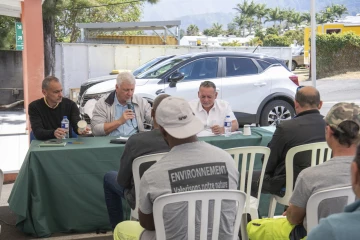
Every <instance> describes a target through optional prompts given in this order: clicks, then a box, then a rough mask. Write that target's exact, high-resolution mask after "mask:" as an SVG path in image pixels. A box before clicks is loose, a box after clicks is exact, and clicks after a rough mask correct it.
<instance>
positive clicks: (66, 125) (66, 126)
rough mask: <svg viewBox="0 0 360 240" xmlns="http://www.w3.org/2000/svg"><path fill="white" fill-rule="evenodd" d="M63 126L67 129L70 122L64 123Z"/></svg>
mask: <svg viewBox="0 0 360 240" xmlns="http://www.w3.org/2000/svg"><path fill="white" fill-rule="evenodd" d="M61 128H64V129H67V128H69V124H68V123H62V124H61Z"/></svg>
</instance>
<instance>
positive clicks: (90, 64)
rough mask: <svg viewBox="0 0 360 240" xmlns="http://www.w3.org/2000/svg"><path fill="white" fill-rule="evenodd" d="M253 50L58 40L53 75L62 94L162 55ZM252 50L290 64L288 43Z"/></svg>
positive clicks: (246, 50)
mask: <svg viewBox="0 0 360 240" xmlns="http://www.w3.org/2000/svg"><path fill="white" fill-rule="evenodd" d="M254 50H255V47H204V46H201V47H197V46H173V45H172V46H171V45H119V44H116V45H110V44H86V43H57V44H56V48H55V61H56V63H55V75H56V76H57V77H58V78H59V79H60V80H61V81H62V84H63V89H64V93H65V95H66V96H69V93H70V88H79V87H80V85H81V84H82V83H84V82H86V81H87V80H88V79H89V78H94V77H99V76H104V75H108V74H109V73H110V72H111V71H112V70H113V69H123V70H134V69H135V68H137V67H138V66H140V65H142V64H144V63H145V62H147V61H149V60H151V59H153V58H155V57H158V56H161V55H180V54H186V53H193V52H214V51H238V52H253V51H254ZM255 53H262V54H266V55H268V56H274V57H278V58H282V59H284V60H287V61H289V64H291V59H292V55H291V48H290V47H258V48H257V49H256V50H255ZM289 67H291V66H289Z"/></svg>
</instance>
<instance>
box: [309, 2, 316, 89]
mask: <svg viewBox="0 0 360 240" xmlns="http://www.w3.org/2000/svg"><path fill="white" fill-rule="evenodd" d="M315 12H316V9H315V0H311V8H310V16H311V47H310V49H311V51H310V61H311V62H310V64H311V69H310V71H311V80H312V83H313V87H314V88H316V31H317V29H316V14H315Z"/></svg>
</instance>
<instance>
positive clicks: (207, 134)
mask: <svg viewBox="0 0 360 240" xmlns="http://www.w3.org/2000/svg"><path fill="white" fill-rule="evenodd" d="M241 133H242V131H235V132H232V133H231V135H233V134H241ZM197 136H198V137H213V136H224V134H220V135H216V134H214V133H212V132H211V130H203V131H201V132H199V133H198V134H197Z"/></svg>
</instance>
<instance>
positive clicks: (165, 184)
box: [140, 142, 239, 239]
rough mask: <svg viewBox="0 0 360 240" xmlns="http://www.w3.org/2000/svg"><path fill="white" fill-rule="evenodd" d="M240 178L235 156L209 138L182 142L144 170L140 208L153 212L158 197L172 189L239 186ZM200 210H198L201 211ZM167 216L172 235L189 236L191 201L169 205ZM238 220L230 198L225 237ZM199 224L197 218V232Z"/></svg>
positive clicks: (225, 207) (225, 209) (222, 230)
mask: <svg viewBox="0 0 360 240" xmlns="http://www.w3.org/2000/svg"><path fill="white" fill-rule="evenodd" d="M238 179H239V173H238V171H237V170H236V167H235V162H234V160H233V159H232V157H231V156H230V155H229V154H228V153H227V152H225V151H223V150H222V149H219V148H217V147H214V146H212V145H210V144H207V143H205V142H194V143H186V144H182V145H178V146H176V147H174V148H172V150H171V151H170V152H169V153H168V154H167V155H166V156H165V157H164V158H163V159H161V160H160V161H158V162H157V163H155V164H154V165H153V166H152V167H151V168H150V169H148V170H147V171H146V172H145V173H144V176H143V177H142V179H141V188H140V210H141V212H143V213H145V214H149V213H152V211H153V209H152V206H153V202H154V200H155V199H156V198H157V197H159V196H161V195H164V194H168V193H177V192H185V191H193V190H205V189H237V183H238ZM198 207H199V206H197V209H198ZM198 210H200V209H198ZM198 210H197V214H200V213H199V212H198ZM164 216H165V221H164V222H165V229H166V232H167V236H169V238H168V239H186V238H187V237H186V236H187V235H186V234H187V205H185V204H171V205H169V206H166V207H165V209H164ZM198 216H199V217H200V215H198ZM210 216H211V215H210ZM234 222H235V203H232V202H226V203H225V204H223V206H222V218H221V222H220V224H221V226H220V237H221V239H231V237H232V231H233V229H232V226H233V224H234ZM199 224H200V221H197V224H196V231H197V234H199V233H200V232H199V231H200V230H199V226H200V225H199ZM210 230H211V229H209V231H210Z"/></svg>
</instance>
